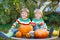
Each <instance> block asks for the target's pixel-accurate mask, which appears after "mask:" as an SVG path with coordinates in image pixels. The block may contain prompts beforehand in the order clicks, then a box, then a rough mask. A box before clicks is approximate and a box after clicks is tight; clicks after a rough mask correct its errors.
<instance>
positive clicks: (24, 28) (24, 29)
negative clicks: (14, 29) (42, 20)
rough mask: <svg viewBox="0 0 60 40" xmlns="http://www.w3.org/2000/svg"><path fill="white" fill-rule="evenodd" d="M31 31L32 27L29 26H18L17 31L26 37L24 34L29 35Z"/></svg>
mask: <svg viewBox="0 0 60 40" xmlns="http://www.w3.org/2000/svg"><path fill="white" fill-rule="evenodd" d="M32 30H33V27H32V26H31V25H20V27H19V29H18V31H20V32H21V33H22V35H23V36H26V33H29V32H30V31H32Z"/></svg>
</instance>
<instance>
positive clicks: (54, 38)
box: [11, 36, 58, 40]
mask: <svg viewBox="0 0 60 40" xmlns="http://www.w3.org/2000/svg"><path fill="white" fill-rule="evenodd" d="M57 38H58V37H57V36H56V37H51V38H44V39H33V38H31V39H27V38H16V37H11V39H13V40H56V39H57Z"/></svg>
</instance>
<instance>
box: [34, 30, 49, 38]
mask: <svg viewBox="0 0 60 40" xmlns="http://www.w3.org/2000/svg"><path fill="white" fill-rule="evenodd" d="M48 35H49V32H48V31H47V30H46V29H37V30H36V31H35V32H34V36H35V38H46V37H47V36H48Z"/></svg>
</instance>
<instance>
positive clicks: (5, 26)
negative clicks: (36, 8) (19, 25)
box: [0, 24, 58, 40]
mask: <svg viewBox="0 0 60 40" xmlns="http://www.w3.org/2000/svg"><path fill="white" fill-rule="evenodd" d="M10 28H11V24H2V25H0V31H2V32H4V33H7V32H8V30H9V29H10ZM48 28H50V26H48ZM54 29H55V30H58V27H57V26H54ZM0 40H4V39H3V38H2V37H0Z"/></svg>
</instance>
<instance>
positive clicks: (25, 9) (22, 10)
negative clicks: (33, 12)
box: [21, 8, 29, 13]
mask: <svg viewBox="0 0 60 40" xmlns="http://www.w3.org/2000/svg"><path fill="white" fill-rule="evenodd" d="M21 12H27V13H29V10H28V9H27V8H23V9H21Z"/></svg>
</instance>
